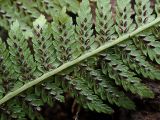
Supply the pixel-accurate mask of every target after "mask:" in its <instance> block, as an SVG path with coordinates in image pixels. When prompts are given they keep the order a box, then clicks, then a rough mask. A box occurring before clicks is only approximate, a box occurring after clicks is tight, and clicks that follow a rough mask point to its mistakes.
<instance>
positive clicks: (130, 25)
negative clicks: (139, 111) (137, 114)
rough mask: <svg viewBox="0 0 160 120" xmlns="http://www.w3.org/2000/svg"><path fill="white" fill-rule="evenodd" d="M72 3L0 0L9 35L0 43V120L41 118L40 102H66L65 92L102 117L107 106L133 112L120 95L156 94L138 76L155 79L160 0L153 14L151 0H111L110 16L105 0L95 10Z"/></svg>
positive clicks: (0, 17) (0, 20) (130, 103)
mask: <svg viewBox="0 0 160 120" xmlns="http://www.w3.org/2000/svg"><path fill="white" fill-rule="evenodd" d="M7 2H8V4H7ZM72 2H73V1H69V0H67V1H63V0H56V1H51V0H42V1H38V0H34V1H32V3H33V4H29V3H27V2H26V1H23V0H21V1H19V0H14V1H10V0H7V1H1V5H0V6H2V5H4V6H5V7H4V6H3V7H0V25H1V26H3V27H4V28H6V29H7V30H8V33H9V35H8V37H7V40H6V41H5V40H4V39H3V40H0V110H1V111H2V112H1V113H0V117H1V119H2V120H3V119H4V120H7V119H13V118H15V119H20V120H23V119H24V120H25V117H28V118H30V119H38V120H43V116H42V115H40V112H41V109H42V108H43V105H44V104H48V105H49V106H54V103H55V101H57V100H58V101H60V102H65V99H66V98H65V94H66V93H69V96H70V97H72V98H73V99H75V101H76V103H78V105H79V106H82V107H83V108H86V109H89V110H93V111H97V112H103V113H107V114H111V113H113V111H114V110H113V109H112V105H117V106H119V107H123V108H126V109H129V110H130V109H135V104H134V103H133V101H132V100H131V99H130V98H129V97H128V96H127V94H125V92H131V93H133V94H135V95H139V97H141V98H153V97H154V93H153V92H152V91H151V90H150V89H149V88H148V87H147V86H146V85H145V84H143V81H142V80H143V79H142V78H149V79H151V80H159V76H160V72H159V68H158V67H157V64H156V63H155V62H154V61H156V62H157V63H158V64H159V63H160V62H159V58H160V57H159V51H160V50H159V38H160V35H159V22H160V18H159V17H157V18H156V15H157V16H159V12H158V11H159V10H158V9H159V1H157V2H156V5H155V10H154V9H153V8H150V2H149V0H145V1H143V2H142V1H139V0H136V3H135V4H134V5H131V3H130V0H127V1H126V0H121V1H119V0H117V5H116V13H115V15H113V13H112V12H111V11H112V10H111V5H110V3H109V1H106V0H99V1H97V3H96V6H97V7H96V8H95V11H94V10H93V9H91V7H90V3H89V1H87V0H83V1H82V2H81V3H80V4H79V2H78V1H74V3H73V4H72ZM10 6H11V7H10ZM106 6H107V7H106ZM131 6H133V10H132V7H131ZM40 8H41V9H40ZM61 8H62V9H61ZM13 11H15V12H16V14H13ZM132 11H134V12H135V13H136V16H135V18H134V16H133V14H132ZM92 12H93V13H92ZM94 12H95V14H94ZM155 12H156V15H155ZM40 14H41V15H40ZM72 14H73V15H72ZM16 19H18V20H16ZM34 19H36V20H34ZM93 19H94V20H93ZM33 20H34V22H33ZM13 21H14V22H13ZM12 22H13V23H12ZM32 22H33V23H32ZM9 26H11V27H10V28H9ZM111 47H112V48H111ZM106 49H107V51H106ZM147 56H149V59H148V57H147ZM139 75H141V79H140V78H139V77H138V76H139ZM119 87H121V88H123V89H121V90H119ZM124 91H125V92H124ZM17 101H18V103H16V102H17ZM124 101H125V102H124Z"/></svg>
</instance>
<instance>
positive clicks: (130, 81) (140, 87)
mask: <svg viewBox="0 0 160 120" xmlns="http://www.w3.org/2000/svg"><path fill="white" fill-rule="evenodd" d="M105 61H106V63H107V64H106V65H104V64H102V66H103V71H104V74H108V75H109V77H110V78H112V79H114V80H115V83H116V84H117V85H122V86H123V88H124V89H125V90H126V91H128V90H129V91H131V92H132V93H134V94H135V93H137V94H139V95H140V96H141V97H151V98H153V97H154V94H153V92H152V91H151V90H150V89H149V88H147V87H146V86H145V85H144V84H142V83H140V81H141V80H140V79H139V78H137V77H136V76H135V73H133V72H132V71H130V70H129V69H128V67H127V66H125V65H124V64H123V62H122V61H121V60H120V58H118V57H117V56H116V55H112V56H111V55H110V54H108V55H107V56H106V57H105ZM146 93H148V94H146Z"/></svg>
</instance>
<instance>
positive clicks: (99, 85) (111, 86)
mask: <svg viewBox="0 0 160 120" xmlns="http://www.w3.org/2000/svg"><path fill="white" fill-rule="evenodd" d="M88 69H90V72H89V76H90V77H89V78H88V79H89V83H88V84H89V85H90V84H91V83H92V82H93V86H92V87H93V88H94V91H95V94H97V95H100V97H101V98H102V99H103V100H108V101H109V102H110V103H111V104H116V105H117V106H120V107H124V108H126V109H135V105H134V103H133V102H132V101H131V100H130V99H129V98H128V97H127V96H126V95H125V94H124V92H122V91H120V90H119V89H118V88H117V86H116V85H115V83H114V82H113V81H112V80H111V79H110V78H109V77H107V76H105V75H103V74H102V73H101V72H100V70H94V69H91V68H88ZM102 91H103V92H102ZM124 101H125V104H124V103H123V102H124Z"/></svg>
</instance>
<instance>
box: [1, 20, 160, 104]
mask: <svg viewBox="0 0 160 120" xmlns="http://www.w3.org/2000/svg"><path fill="white" fill-rule="evenodd" d="M159 22H160V17H158V18H156V19H155V20H154V21H152V22H150V23H148V24H146V25H144V26H141V27H139V28H138V29H136V30H135V31H133V32H131V33H128V34H125V35H123V36H121V37H119V38H117V39H116V40H113V41H109V42H106V43H105V44H104V45H102V46H101V47H99V48H97V49H95V50H93V51H91V52H88V53H86V54H84V55H82V56H80V57H78V58H77V59H75V60H72V61H70V62H67V63H64V64H63V65H61V66H60V67H58V68H56V69H54V70H52V71H50V72H47V73H45V74H44V75H42V76H41V77H39V78H37V79H35V80H32V81H30V82H28V83H26V84H24V85H23V86H22V87H20V88H18V89H17V90H15V91H13V92H10V93H8V94H7V95H5V96H4V97H3V98H2V99H0V105H2V104H3V103H5V102H7V101H8V100H10V99H11V98H13V97H15V96H17V95H18V94H20V93H21V92H23V91H25V90H27V89H29V88H30V87H32V86H35V85H37V84H38V83H40V82H42V81H44V80H46V79H47V78H49V77H50V76H53V75H55V74H57V73H59V72H61V71H63V70H65V69H67V68H69V67H71V66H73V65H75V64H77V63H79V62H81V61H83V60H85V59H87V58H89V57H91V56H94V55H96V54H98V53H100V52H102V51H104V50H106V49H107V48H110V47H112V46H114V45H117V44H118V43H120V42H122V41H125V40H128V39H129V38H132V37H133V36H135V35H137V34H139V33H140V32H142V31H144V30H146V29H148V28H150V27H152V26H154V25H156V24H158V23H159Z"/></svg>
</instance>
